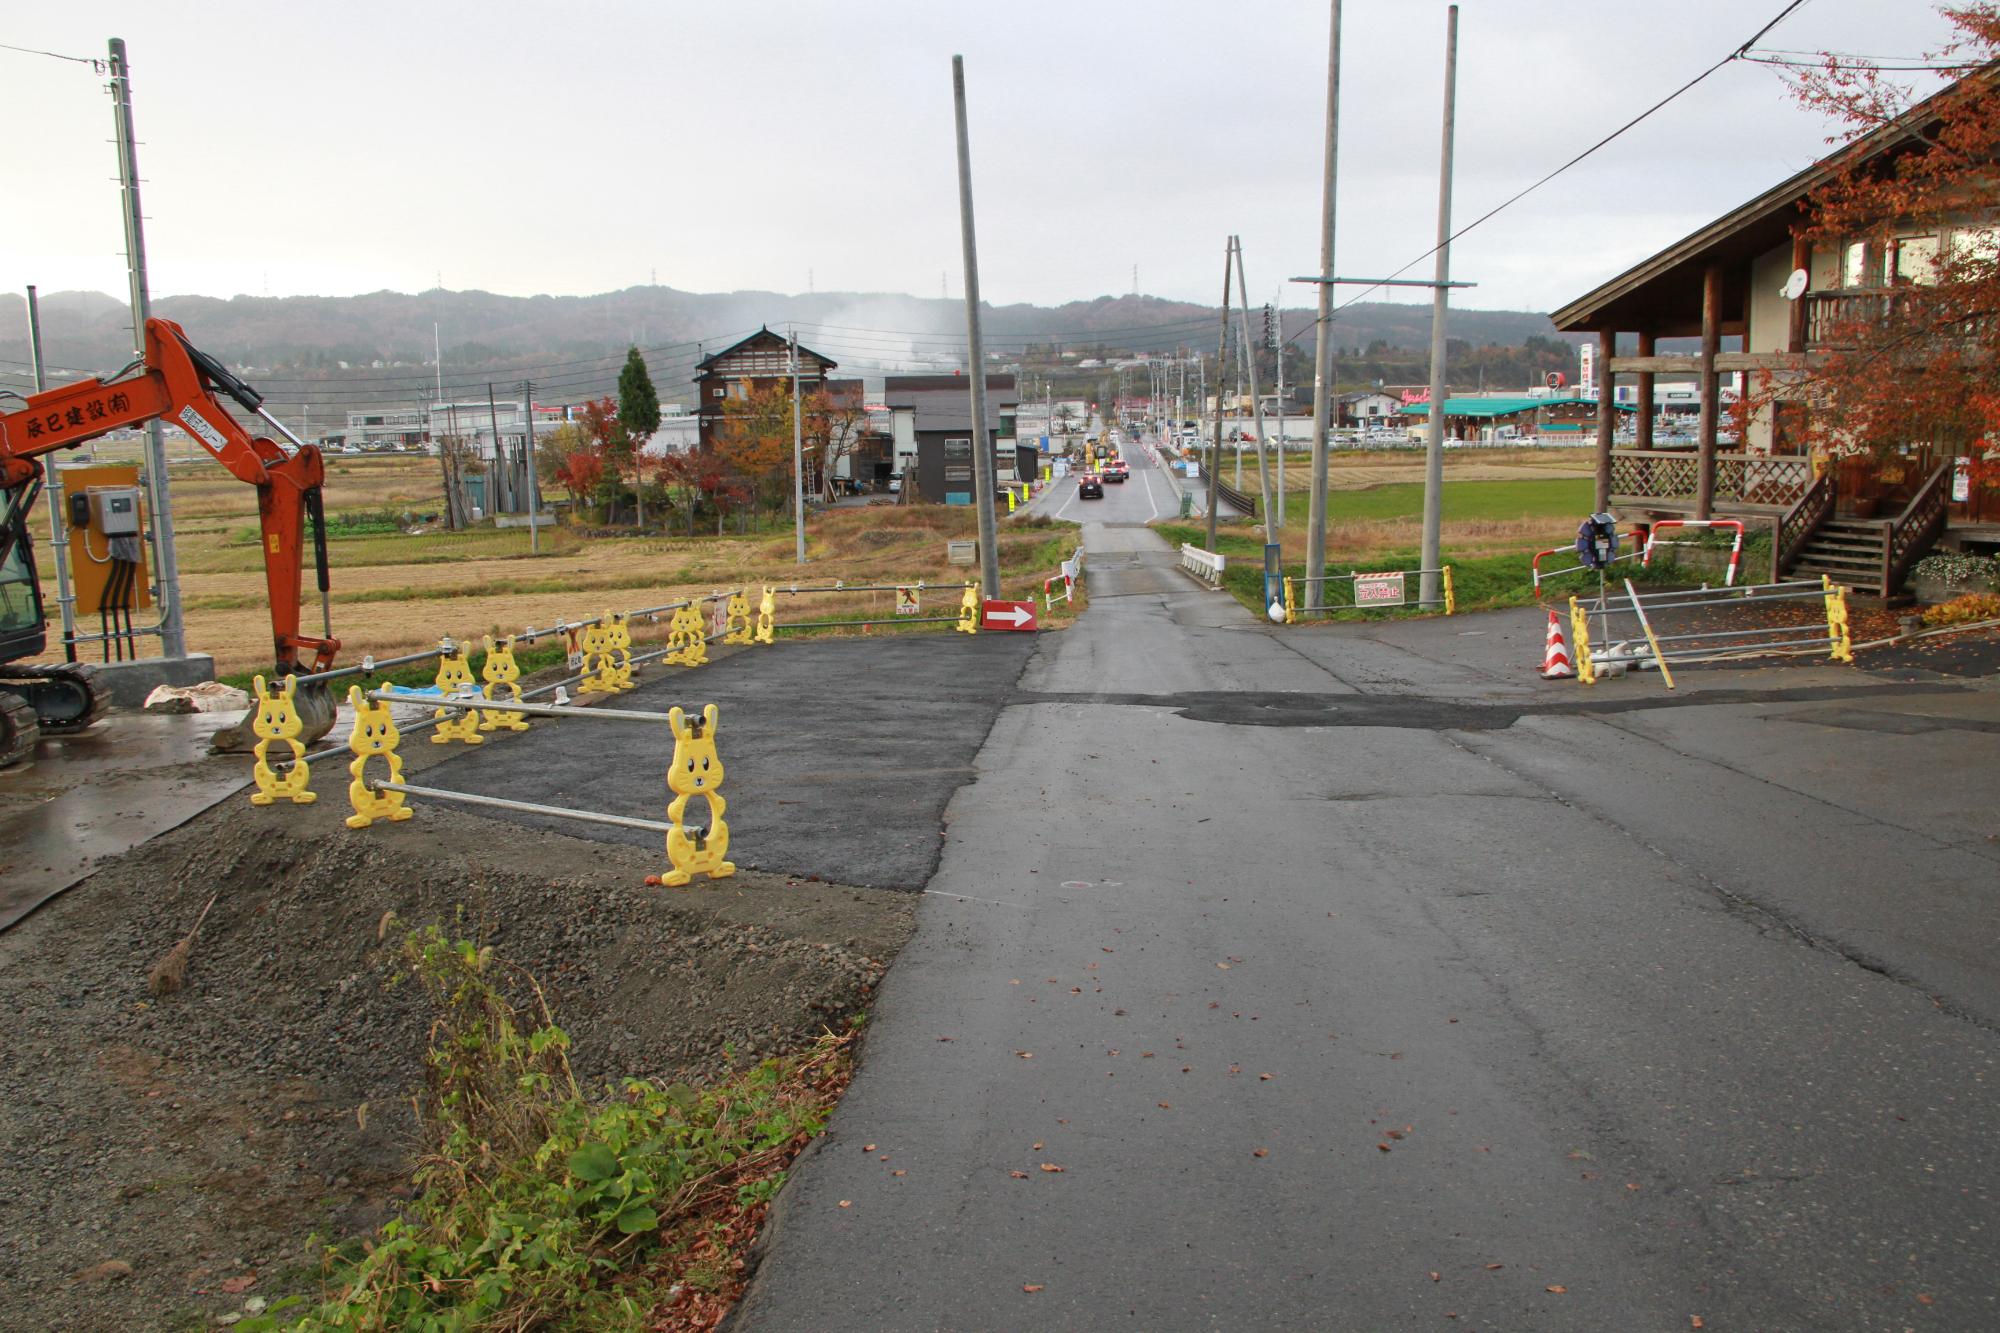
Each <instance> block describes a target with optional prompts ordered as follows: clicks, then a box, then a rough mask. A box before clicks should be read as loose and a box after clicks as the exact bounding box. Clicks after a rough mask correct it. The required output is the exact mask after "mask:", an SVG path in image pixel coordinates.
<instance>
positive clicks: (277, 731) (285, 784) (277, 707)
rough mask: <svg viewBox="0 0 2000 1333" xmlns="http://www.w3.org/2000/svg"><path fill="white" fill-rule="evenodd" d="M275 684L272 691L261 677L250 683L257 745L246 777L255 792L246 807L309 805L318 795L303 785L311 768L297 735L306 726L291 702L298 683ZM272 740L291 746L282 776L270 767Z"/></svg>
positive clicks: (287, 678) (252, 725) (284, 679)
mask: <svg viewBox="0 0 2000 1333" xmlns="http://www.w3.org/2000/svg"><path fill="white" fill-rule="evenodd" d="M277 683H278V685H279V687H280V688H278V689H275V690H273V689H270V688H268V687H266V685H265V684H264V678H263V677H262V676H258V677H256V678H255V679H254V680H253V681H252V682H251V684H253V685H254V686H256V690H257V709H256V711H255V712H253V713H252V714H251V715H250V730H251V731H252V732H253V733H255V735H256V737H257V744H256V745H255V746H254V747H252V752H253V753H254V754H255V755H256V756H257V762H256V764H255V765H254V766H253V767H252V768H251V770H250V776H251V777H252V778H253V779H254V780H255V781H256V783H257V790H256V791H253V792H251V793H250V804H252V805H270V804H271V803H272V802H274V801H290V802H291V803H292V804H293V805H311V804H312V803H313V802H314V801H317V800H318V799H319V795H318V794H317V793H316V792H313V791H311V790H310V789H309V788H308V787H307V785H306V784H307V783H309V782H311V781H312V769H311V768H310V767H309V766H308V765H307V764H306V747H305V746H303V745H301V744H300V743H299V733H300V732H302V731H304V730H305V725H306V724H305V719H303V718H301V717H300V716H299V710H298V708H297V707H296V706H295V705H294V703H293V699H294V697H295V694H296V691H297V689H298V682H297V681H295V680H293V679H292V678H291V677H290V676H284V677H280V678H279V680H278V682H277ZM272 741H283V742H284V743H285V744H286V745H288V746H290V747H291V751H292V764H291V767H290V768H288V769H286V770H285V775H284V776H283V777H279V776H278V772H277V770H276V769H274V768H272V767H271V762H270V758H271V742H272Z"/></svg>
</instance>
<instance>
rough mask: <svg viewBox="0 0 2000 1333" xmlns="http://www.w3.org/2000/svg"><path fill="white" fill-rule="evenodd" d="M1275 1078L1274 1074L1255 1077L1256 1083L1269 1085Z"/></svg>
mask: <svg viewBox="0 0 2000 1333" xmlns="http://www.w3.org/2000/svg"><path fill="white" fill-rule="evenodd" d="M1276 1077H1277V1075H1275V1074H1259V1075H1257V1081H1258V1082H1259V1083H1269V1082H1270V1081H1271V1080H1272V1079H1273V1078H1276Z"/></svg>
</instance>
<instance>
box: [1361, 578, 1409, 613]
mask: <svg viewBox="0 0 2000 1333" xmlns="http://www.w3.org/2000/svg"><path fill="white" fill-rule="evenodd" d="M1403 600H1404V599H1403V576H1402V575H1401V574H1356V575H1355V576H1354V604H1355V605H1356V606H1401V605H1402V604H1403Z"/></svg>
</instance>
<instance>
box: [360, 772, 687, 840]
mask: <svg viewBox="0 0 2000 1333" xmlns="http://www.w3.org/2000/svg"><path fill="white" fill-rule="evenodd" d="M368 789H369V790H370V791H399V792H402V793H403V794H404V795H405V796H422V797H425V798H427V799H429V800H433V801H458V802H460V803H462V804H465V805H483V806H487V807H489V808H491V809H495V810H513V811H517V812H519V813H521V814H524V815H553V816H555V817H556V818H558V819H580V820H582V821H584V822H585V823H587V824H612V825H616V826H617V827H619V828H635V829H644V830H645V831H646V832H648V833H669V832H672V831H673V827H674V826H673V825H672V824H668V823H664V822H662V821H660V820H657V819H634V818H632V817H631V816H629V815H601V814H599V813H597V812H596V811H595V810H572V809H570V808H569V807H568V806H563V805H541V804H539V803H537V802H535V801H510V800H508V799H506V798H505V797H503V796H477V795H474V794H473V793H472V792H469V791H446V790H444V789H443V788H441V787H417V786H412V785H411V784H410V783H407V782H370V783H369V784H368Z"/></svg>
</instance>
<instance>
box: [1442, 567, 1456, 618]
mask: <svg viewBox="0 0 2000 1333" xmlns="http://www.w3.org/2000/svg"><path fill="white" fill-rule="evenodd" d="M1444 613H1445V614H1446V615H1448V616H1455V615H1457V614H1458V593H1457V592H1456V591H1454V590H1453V588H1452V586H1451V566H1450V565H1446V566H1445V567H1444Z"/></svg>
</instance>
